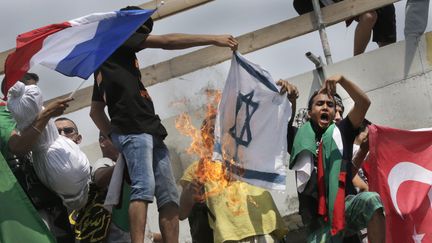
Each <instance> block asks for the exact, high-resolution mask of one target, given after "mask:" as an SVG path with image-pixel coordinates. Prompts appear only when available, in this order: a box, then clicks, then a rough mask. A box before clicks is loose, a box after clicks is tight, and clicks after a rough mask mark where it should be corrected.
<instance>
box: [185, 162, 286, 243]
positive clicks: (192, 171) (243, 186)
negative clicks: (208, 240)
mask: <svg viewBox="0 0 432 243" xmlns="http://www.w3.org/2000/svg"><path fill="white" fill-rule="evenodd" d="M197 166H198V162H194V163H192V164H191V165H190V166H189V167H188V168H187V169H186V171H185V173H184V175H183V177H182V178H181V179H180V181H183V182H191V181H192V180H193V179H194V178H196V170H197ZM216 188H217V184H216V183H215V182H210V183H206V184H205V189H206V192H209V191H218V190H217V189H216ZM206 203H207V206H208V208H209V210H210V212H211V213H212V214H213V216H214V218H212V217H209V223H210V226H211V227H212V228H213V234H214V240H215V242H224V241H227V240H241V239H244V238H246V237H250V236H254V235H263V234H270V233H272V234H273V235H274V236H275V237H276V238H282V237H283V236H284V235H285V234H286V233H287V232H288V229H287V227H286V226H285V223H284V222H283V220H282V217H281V215H280V213H279V211H278V209H277V207H276V205H275V203H274V201H273V198H272V196H271V194H270V193H269V192H268V191H266V190H264V189H262V188H259V187H256V186H252V185H250V184H248V183H245V182H242V181H233V182H231V183H230V184H228V186H227V187H225V188H224V189H223V190H220V191H219V192H218V193H216V194H212V195H211V196H209V197H208V198H206Z"/></svg>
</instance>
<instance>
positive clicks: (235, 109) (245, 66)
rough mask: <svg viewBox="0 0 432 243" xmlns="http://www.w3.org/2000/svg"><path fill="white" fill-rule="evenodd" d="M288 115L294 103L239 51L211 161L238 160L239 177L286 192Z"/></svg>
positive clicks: (224, 96)
mask: <svg viewBox="0 0 432 243" xmlns="http://www.w3.org/2000/svg"><path fill="white" fill-rule="evenodd" d="M290 116H291V104H290V102H289V101H288V99H287V97H286V95H280V94H279V87H278V86H277V85H276V84H275V82H274V81H273V79H272V78H271V76H270V74H269V73H268V72H267V71H265V70H263V69H261V68H260V67H259V66H258V65H256V64H253V63H251V62H249V61H247V60H246V59H245V58H244V57H243V56H241V55H240V54H239V53H238V52H236V53H235V55H233V57H232V60H231V68H230V71H229V74H228V77H227V81H226V84H225V87H224V90H223V93H222V99H221V101H220V104H219V107H218V114H217V118H216V126H215V151H214V154H213V159H214V160H218V161H224V162H227V161H232V160H233V159H234V160H235V165H236V166H237V167H240V168H241V169H242V170H240V171H239V173H236V172H235V171H234V173H235V174H236V175H237V176H239V178H238V179H241V180H243V181H245V182H248V183H251V184H253V185H256V186H260V187H265V188H268V189H276V190H285V183H286V182H285V179H286V163H287V127H288V121H289V118H290ZM234 130H235V131H234ZM235 138H237V139H238V140H236V139H235ZM240 140H241V141H240ZM239 141H240V142H239ZM242 143H243V144H242ZM243 169H244V170H243Z"/></svg>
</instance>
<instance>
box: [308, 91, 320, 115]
mask: <svg viewBox="0 0 432 243" xmlns="http://www.w3.org/2000/svg"><path fill="white" fill-rule="evenodd" d="M317 95H318V90H316V91H315V92H313V94H312V95H311V97H310V98H309V101H308V111H310V110H312V104H313V99H314V98H315V96H317Z"/></svg>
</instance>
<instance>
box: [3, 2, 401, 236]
mask: <svg viewBox="0 0 432 243" xmlns="http://www.w3.org/2000/svg"><path fill="white" fill-rule="evenodd" d="M332 2H333V1H321V5H322V7H324V6H326V5H329V4H331V3H332ZM294 7H295V9H296V10H297V11H298V12H299V13H300V14H302V13H306V12H309V11H311V10H312V8H311V4H310V2H308V1H304V0H301V1H300V0H299V1H296V0H294ZM131 9H138V8H137V7H127V8H124V9H122V10H131ZM353 20H355V21H358V22H359V23H358V25H357V29H356V36H355V43H354V55H358V54H360V53H362V52H364V50H365V48H366V45H367V43H368V42H369V39H370V35H371V33H372V30H373V33H374V38H373V40H374V41H375V42H377V43H378V45H379V46H383V45H386V44H389V43H392V42H395V41H396V35H395V13H394V7H393V5H389V6H386V7H383V8H381V9H378V10H374V11H370V12H367V13H364V14H362V15H359V16H357V17H355V18H354V19H353ZM353 20H350V21H353ZM350 21H348V22H347V23H348V24H349V23H350ZM152 28H153V22H152V20H151V18H150V19H149V20H147V21H146V22H145V23H144V24H143V25H142V26H141V27H140V28H139V29H138V30H137V31H136V32H135V33H134V34H132V36H131V37H130V38H129V39H128V40H127V41H126V42H125V43H124V44H123V45H122V46H121V47H120V48H118V49H117V50H116V51H115V52H114V53H113V54H112V55H111V56H110V57H109V58H108V59H107V60H106V61H105V62H104V63H103V64H102V65H101V66H100V67H99V68H98V69H97V70H96V72H95V73H94V86H93V96H92V102H91V111H90V117H91V119H92V120H93V121H94V123H95V124H96V126H97V127H98V129H99V131H100V135H99V145H100V149H101V152H102V157H103V158H101V159H99V160H97V161H95V162H93V163H92V166H91V169H90V168H88V160H87V158H86V157H85V155H83V153H82V152H81V150H80V149H79V147H78V145H79V144H80V143H81V141H82V139H83V137H82V135H81V134H80V133H79V130H78V127H77V125H76V124H75V123H74V121H72V120H70V119H68V118H65V117H60V118H58V117H59V116H61V115H63V113H64V111H65V109H66V108H67V107H68V104H69V102H71V101H72V100H73V99H72V98H65V99H59V100H57V101H54V102H52V103H50V104H48V105H47V106H46V107H44V108H42V104H41V100H40V99H41V98H39V96H40V90H39V88H38V87H37V83H38V81H39V77H38V75H36V74H34V73H27V74H26V75H25V76H24V77H23V78H22V79H21V80H20V81H19V82H17V84H16V85H15V86H14V87H13V88H12V89H11V90H12V91H11V92H10V93H9V101H8V103H7V104H6V102H4V103H1V105H0V119H1V120H0V138H1V141H0V146H1V147H0V149H1V152H2V155H3V157H5V158H6V160H7V162H8V165H9V167H10V168H11V170H12V172H13V173H14V175H15V177H16V178H17V180H18V182H19V184H20V185H21V187H22V188H23V189H24V191H25V192H26V194H27V196H28V197H29V199H30V200H31V202H32V204H33V206H34V207H35V208H36V209H37V211H38V213H39V215H40V217H41V219H42V220H43V221H44V223H45V224H46V225H47V227H48V229H49V230H50V231H51V233H52V235H53V236H54V237H55V239H56V240H57V242H65V243H67V242H133V243H142V242H145V240H146V239H149V238H151V239H152V240H153V242H168V243H175V242H178V241H179V220H184V219H186V218H188V219H189V224H190V229H191V236H192V241H193V242H203V243H209V242H284V241H286V242H289V239H286V238H285V235H286V234H287V232H288V228H287V226H286V225H285V223H284V222H283V220H282V217H281V215H280V213H279V211H278V209H277V207H276V205H275V203H274V201H273V198H272V196H271V194H270V193H269V192H268V191H266V190H264V189H262V188H259V187H255V186H252V185H249V184H247V183H245V182H241V181H233V182H232V183H231V184H230V187H232V188H237V187H238V188H241V189H239V190H236V191H238V192H239V194H238V195H237V197H238V199H239V200H238V201H239V204H244V208H246V209H247V210H246V212H245V213H244V214H241V215H237V216H235V217H234V216H233V215H232V212H230V209H229V208H228V207H227V204H226V203H225V201H224V196H225V194H224V193H220V194H219V195H217V196H215V197H208V198H203V197H202V194H203V193H204V192H205V191H206V190H211V187H212V185H211V184H202V183H200V182H199V181H197V180H196V170H197V167H198V166H199V165H198V162H194V163H192V164H191V165H190V167H189V168H187V169H186V170H185V173H184V175H183V177H182V178H181V180H180V185H181V186H182V192H181V195H179V193H178V191H177V187H176V182H175V179H174V177H173V173H172V168H171V161H170V158H169V152H168V148H167V146H166V145H165V144H164V138H165V137H166V136H167V135H168V134H167V131H166V129H165V128H164V127H163V125H162V123H161V120H160V118H159V117H158V116H157V115H156V114H155V110H154V106H153V101H152V99H151V97H150V95H149V93H148V92H147V90H146V88H145V87H144V85H143V83H142V82H141V73H140V69H139V66H138V61H137V57H136V53H137V52H139V51H140V50H142V49H145V48H161V49H168V50H173V49H185V48H190V47H195V46H204V45H215V46H220V47H227V48H230V49H231V50H233V51H235V50H236V49H237V47H238V42H237V40H236V39H235V38H234V37H232V36H231V35H189V34H167V35H152V34H150V32H151V31H152ZM277 84H278V85H279V86H280V90H281V94H286V95H287V98H288V99H289V100H290V102H291V104H292V109H293V111H295V110H296V100H297V98H298V96H299V91H298V90H297V88H296V87H295V86H294V85H293V84H291V83H289V82H288V81H286V80H280V81H279V82H278V83H277ZM337 86H340V87H341V88H343V89H344V90H345V91H346V92H347V93H348V95H349V96H350V98H351V99H352V100H353V101H354V105H353V108H352V109H351V110H350V111H349V112H348V114H347V115H346V116H344V112H345V110H344V106H343V103H342V99H341V98H340V96H339V95H337V94H336V87H337ZM14 92H15V93H14ZM18 94H19V95H21V96H26V99H27V100H28V103H25V104H23V100H24V99H23V98H18V99H16V100H17V102H21V103H19V104H20V105H23V106H30V105H32V106H34V107H35V109H33V110H32V112H30V113H26V112H24V113H23V111H22V110H19V109H18V108H16V107H15V106H13V104H14V97H18V96H17V95H18ZM21 96H19V97H21ZM370 103H371V102H370V100H369V98H368V97H367V95H366V94H365V93H364V92H363V91H362V90H361V89H360V88H359V87H358V86H357V85H356V84H355V83H354V82H353V81H351V80H349V79H348V78H347V77H345V76H343V75H336V76H332V77H329V78H327V79H326V80H325V82H324V83H323V85H322V88H321V89H320V90H319V91H317V92H315V93H314V94H313V95H312V96H311V97H310V99H309V103H308V108H307V117H306V121H304V124H302V126H299V127H295V126H294V125H293V121H294V115H295V113H294V112H293V115H292V117H291V119H290V120H289V121H287V126H288V137H287V142H288V153H289V154H290V169H292V170H294V171H296V183H297V190H298V197H299V203H300V206H299V210H300V212H299V213H300V215H301V217H302V221H303V223H304V225H305V227H306V228H307V232H308V233H307V242H360V240H361V239H360V237H359V236H360V235H361V234H360V233H359V232H361V231H362V230H364V229H367V238H368V240H369V242H371V243H375V242H385V216H384V213H383V205H382V203H381V200H380V197H379V195H378V194H376V193H373V192H368V187H367V178H365V176H364V173H362V169H361V168H362V166H363V160H364V158H365V155H366V154H367V151H368V146H369V144H368V139H367V124H368V121H367V120H365V116H366V113H367V110H368V108H369V106H370ZM29 104H30V105H29ZM6 106H8V107H9V109H6ZM105 107H107V108H108V114H109V116H107V115H106V113H105V111H104V109H105ZM14 108H16V109H15V110H14ZM20 112H21V113H20ZM214 118H215V117H209V118H206V120H205V121H204V123H203V128H202V130H203V132H207V133H209V132H208V131H206V130H209V129H210V130H213V129H214ZM54 127H55V128H54ZM53 129H54V133H55V134H54V133H53V132H52V131H53ZM209 134H211V132H210V133H209ZM334 134H336V135H334ZM58 137H60V138H58ZM64 139H67V140H66V142H61V141H63V140H64ZM206 139H208V138H206ZM59 140H61V141H60V142H59ZM53 144H54V145H53ZM65 147H68V149H65ZM340 147H343V149H341V148H340ZM353 148H354V149H353ZM65 151H66V152H65ZM41 154H43V155H44V156H45V157H44V156H41ZM48 154H57V155H56V156H58V154H60V155H61V154H64V156H66V154H67V156H69V157H70V160H71V161H72V162H70V164H73V165H75V164H77V163H78V164H79V166H76V167H74V166H64V167H63V168H60V169H58V170H59V171H60V172H59V173H64V175H69V174H72V175H76V174H79V176H76V177H72V176H65V177H63V178H62V179H63V180H70V181H72V180H76V181H75V182H73V183H72V182H71V184H73V185H74V186H75V187H72V186H71V187H68V188H63V187H62V183H60V184H59V183H58V181H55V182H53V181H51V180H49V178H51V177H55V176H54V175H53V174H49V173H53V172H49V173H48V172H46V173H45V174H43V173H42V172H41V171H42V170H44V169H43V168H42V169H41V166H40V164H41V163H46V164H52V163H55V161H54V162H53V161H52V160H55V159H52V156H51V157H50V156H48ZM82 156H84V157H85V158H83V157H82ZM120 156H123V157H124V160H125V161H126V168H127V169H126V170H125V171H124V179H123V180H122V182H121V183H122V186H121V187H122V191H121V197H120V198H121V199H120V203H119V205H118V206H116V207H114V209H113V210H112V212H110V211H109V210H107V209H105V208H104V207H103V206H101V205H103V201H104V200H105V197H106V194H107V190H108V187H109V184H110V181H111V176H112V175H113V171H114V168H115V164H116V161H118V159H119V157H120ZM69 157H68V158H69ZM73 161H79V162H73ZM65 163H66V162H65ZM68 163H69V162H68ZM53 166H54V165H53ZM54 167H55V166H54ZM54 167H49V168H54ZM49 168H45V170H47V171H48V170H50V169H49ZM55 168H57V167H55ZM57 172H58V171H57ZM47 174H49V176H46V175H47ZM29 178H30V179H29ZM47 178H48V179H47ZM77 185H79V191H78V192H76V191H74V190H76V187H77ZM250 197H254V198H255V199H254V202H255V203H257V204H259V205H260V206H259V207H248V205H247V204H248V200H249V198H250ZM154 198H156V202H157V208H158V212H159V227H160V232H161V233H160V234H159V233H152V232H150V231H149V230H148V228H147V230H146V227H148V226H147V225H148V222H147V210H148V204H149V203H152V202H153V200H154ZM95 219H100V220H97V222H99V223H98V225H94V224H92V223H91V222H96V221H95ZM89 222H90V223H89ZM92 226H93V228H91V227H92ZM95 232H97V234H96V233H95ZM363 232H364V231H363ZM95 234H96V235H97V237H96V238H95ZM89 235H91V237H89Z"/></svg>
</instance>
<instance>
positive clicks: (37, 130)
mask: <svg viewBox="0 0 432 243" xmlns="http://www.w3.org/2000/svg"><path fill="white" fill-rule="evenodd" d="M31 127H32V128H33V129H34V130H35V131H36V132H38V133H39V134H42V132H41V130H39V129H37V128H36V127H35V126H33V125H31Z"/></svg>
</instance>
